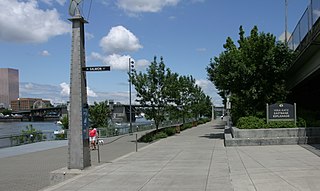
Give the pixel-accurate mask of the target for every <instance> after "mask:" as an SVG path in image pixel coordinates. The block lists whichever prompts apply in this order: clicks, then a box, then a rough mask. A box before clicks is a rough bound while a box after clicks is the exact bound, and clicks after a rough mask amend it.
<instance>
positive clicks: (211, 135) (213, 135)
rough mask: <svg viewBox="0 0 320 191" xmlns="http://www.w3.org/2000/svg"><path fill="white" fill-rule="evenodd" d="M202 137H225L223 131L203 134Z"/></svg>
mask: <svg viewBox="0 0 320 191" xmlns="http://www.w3.org/2000/svg"><path fill="white" fill-rule="evenodd" d="M199 137H202V138H208V139H223V133H221V132H219V133H210V134H205V135H203V136H199Z"/></svg>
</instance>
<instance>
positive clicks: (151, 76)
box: [132, 57, 177, 130]
mask: <svg viewBox="0 0 320 191" xmlns="http://www.w3.org/2000/svg"><path fill="white" fill-rule="evenodd" d="M176 76H177V75H176V74H174V73H172V72H171V71H170V69H169V68H166V67H165V64H164V62H163V58H162V57H161V58H160V62H159V63H158V62H157V58H156V57H154V60H153V62H151V64H150V66H149V68H147V72H146V73H142V72H139V73H137V72H136V71H134V72H133V75H132V83H133V85H134V86H135V90H136V92H137V100H136V101H137V102H139V103H140V104H141V105H145V106H148V107H146V109H145V114H146V118H147V119H152V120H154V123H155V126H156V129H157V130H158V128H159V125H160V123H161V122H162V121H164V120H165V116H166V110H167V106H168V105H169V103H171V102H172V99H171V97H172V87H173V86H171V85H170V84H174V80H175V78H176Z"/></svg>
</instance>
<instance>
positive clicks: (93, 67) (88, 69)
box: [82, 66, 110, 72]
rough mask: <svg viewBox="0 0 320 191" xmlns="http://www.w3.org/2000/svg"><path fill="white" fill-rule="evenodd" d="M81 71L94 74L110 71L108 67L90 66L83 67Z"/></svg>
mask: <svg viewBox="0 0 320 191" xmlns="http://www.w3.org/2000/svg"><path fill="white" fill-rule="evenodd" d="M82 71H86V72H96V71H110V66H91V67H83V68H82Z"/></svg>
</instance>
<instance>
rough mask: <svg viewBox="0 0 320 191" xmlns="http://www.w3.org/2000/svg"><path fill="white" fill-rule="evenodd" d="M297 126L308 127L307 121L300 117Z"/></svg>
mask: <svg viewBox="0 0 320 191" xmlns="http://www.w3.org/2000/svg"><path fill="white" fill-rule="evenodd" d="M297 127H307V122H306V120H304V119H303V118H301V117H298V120H297Z"/></svg>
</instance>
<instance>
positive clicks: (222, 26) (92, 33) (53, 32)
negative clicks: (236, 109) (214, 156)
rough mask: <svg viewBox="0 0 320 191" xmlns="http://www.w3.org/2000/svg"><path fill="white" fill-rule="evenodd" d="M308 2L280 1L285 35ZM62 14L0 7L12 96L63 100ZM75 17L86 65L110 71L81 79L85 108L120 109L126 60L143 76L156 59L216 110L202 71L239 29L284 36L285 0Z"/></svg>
mask: <svg viewBox="0 0 320 191" xmlns="http://www.w3.org/2000/svg"><path fill="white" fill-rule="evenodd" d="M308 3H309V0H288V32H292V31H293V30H294V27H295V26H296V24H297V23H298V21H299V19H300V17H301V16H302V14H303V12H304V11H305V9H306V7H307V5H308ZM90 4H91V6H90ZM68 7H69V0H37V1H36V0H0V52H1V60H0V68H15V69H19V74H20V97H38V98H44V99H50V100H52V103H61V102H66V101H67V100H68V99H69V95H68V88H69V79H70V60H71V55H70V53H71V33H70V32H71V23H70V21H69V20H68V18H70V16H69V14H68ZM90 7H91V9H90ZM81 12H82V15H83V17H84V18H86V19H87V21H88V22H89V23H88V24H86V25H85V32H86V45H85V48H86V64H87V66H99V65H110V66H111V71H110V72H94V73H87V82H88V83H87V84H88V86H89V90H88V95H89V97H88V99H89V103H93V101H103V100H106V99H113V100H114V101H116V102H118V101H119V102H122V103H128V75H127V66H128V58H129V57H131V58H133V59H134V60H135V62H136V68H137V69H138V70H140V71H144V70H145V68H146V67H147V66H148V64H149V63H150V61H152V60H153V57H154V56H157V57H158V58H160V57H161V56H163V58H164V62H165V64H166V66H167V67H169V68H170V69H171V70H172V71H174V72H177V73H179V74H180V75H192V76H193V77H194V78H195V79H196V80H197V84H199V85H200V86H201V87H202V88H203V90H204V92H205V93H207V94H208V95H209V96H211V97H212V98H213V100H214V103H215V105H221V98H220V97H219V96H218V95H217V93H216V92H217V91H216V89H215V88H214V86H213V84H212V83H211V82H209V81H208V80H207V73H206V69H205V68H206V67H207V66H208V64H209V60H210V58H213V57H214V56H218V55H219V54H220V53H221V52H222V51H223V44H224V42H225V40H226V38H227V37H228V36H230V37H231V38H232V39H233V40H234V41H237V40H238V32H239V26H240V25H242V26H243V27H244V30H245V32H246V35H248V34H249V33H250V30H251V29H252V28H253V26H254V25H257V26H258V29H259V31H260V32H266V33H267V32H270V33H272V34H274V35H275V36H276V37H277V38H278V39H279V38H280V37H281V35H282V36H284V35H283V34H284V30H285V27H284V26H285V24H284V23H285V0H92V3H91V0H84V1H83V4H82V5H81Z"/></svg>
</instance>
